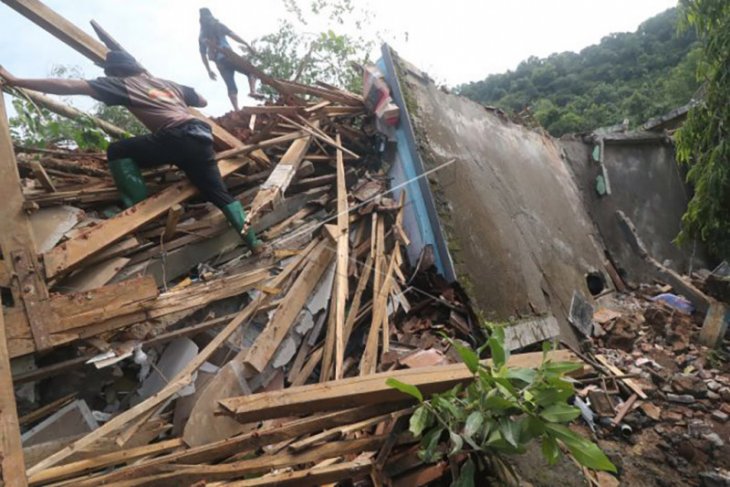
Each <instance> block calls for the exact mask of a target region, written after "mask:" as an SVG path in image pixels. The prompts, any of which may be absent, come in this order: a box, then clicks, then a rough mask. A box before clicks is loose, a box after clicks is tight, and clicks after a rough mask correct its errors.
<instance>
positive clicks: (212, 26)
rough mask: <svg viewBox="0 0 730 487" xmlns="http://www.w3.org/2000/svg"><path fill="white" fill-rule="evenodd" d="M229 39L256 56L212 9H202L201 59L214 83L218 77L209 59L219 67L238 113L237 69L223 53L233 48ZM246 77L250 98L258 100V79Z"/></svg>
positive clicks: (250, 76)
mask: <svg viewBox="0 0 730 487" xmlns="http://www.w3.org/2000/svg"><path fill="white" fill-rule="evenodd" d="M227 37H230V38H231V39H233V40H234V41H237V42H240V43H241V44H242V45H243V47H245V48H246V49H248V50H249V51H250V52H251V53H252V54H254V50H253V48H252V47H251V46H250V45H248V44H247V43H246V41H244V40H243V39H242V38H241V37H240V36H238V35H236V34H235V33H234V32H233V31H232V30H231V29H229V28H228V27H226V26H225V25H223V24H222V23H221V22H220V21H219V20H218V19H216V18H215V17H213V14H212V13H211V11H210V9H207V8H201V9H200V36H199V37H198V46H199V49H200V58H201V59H202V60H203V65H204V66H205V69H206V70H207V71H208V76H210V79H212V80H213V81H215V80H216V75H215V73H214V72H213V70H212V69H210V63H209V62H208V59H210V60H211V61H214V62H215V65H216V66H217V67H218V72H219V73H220V74H221V78H223V81H224V82H225V84H226V88H227V89H228V98H229V99H230V100H231V104H232V105H233V109H234V110H236V111H238V87H237V86H236V79H235V75H236V69H235V68H234V67H233V66H232V65H231V63H230V62H229V61H228V59H226V56H225V54H224V53H223V51H221V49H222V48H225V49H230V48H231V46H230V45H229V44H228V40H227V39H226V38H227ZM246 76H248V87H249V90H250V93H249V94H248V96H250V97H252V98H258V97H259V96H260V95H259V94H257V93H256V77H255V76H253V75H252V74H248V73H246Z"/></svg>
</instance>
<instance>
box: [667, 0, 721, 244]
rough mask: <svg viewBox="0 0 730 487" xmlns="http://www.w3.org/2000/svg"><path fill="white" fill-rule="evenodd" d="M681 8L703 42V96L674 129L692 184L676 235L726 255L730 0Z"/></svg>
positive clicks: (696, 1) (697, 1)
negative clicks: (681, 227) (692, 187)
mask: <svg viewBox="0 0 730 487" xmlns="http://www.w3.org/2000/svg"><path fill="white" fill-rule="evenodd" d="M681 8H682V12H683V14H684V19H685V22H686V24H685V25H686V26H687V27H691V28H693V29H694V30H695V32H696V33H697V35H698V36H699V39H700V43H701V46H702V60H701V62H700V64H699V67H700V69H699V71H698V75H699V77H700V79H702V80H703V81H704V97H703V99H702V100H701V101H700V103H699V104H698V105H696V106H695V107H694V108H692V109H691V110H690V112H689V115H688V117H687V121H686V123H685V124H684V126H683V127H682V128H681V129H680V130H679V133H678V134H677V157H678V159H679V160H680V161H681V162H683V163H685V164H687V165H688V166H689V168H690V169H689V172H688V175H687V180H688V181H689V182H690V183H691V184H692V185H693V186H694V195H693V197H692V199H691V200H690V202H689V206H688V208H687V212H686V213H685V214H684V217H683V219H682V223H683V229H682V232H681V234H680V236H679V240H680V241H686V240H687V239H688V238H695V237H696V238H699V239H700V240H701V241H703V242H704V243H705V244H706V245H707V247H708V249H709V250H710V251H711V252H713V253H714V254H715V255H716V256H717V257H720V258H730V139H729V137H728V130H729V129H730V109H729V108H728V107H730V83H728V80H729V79H730V3H728V2H727V1H726V0H682V2H681Z"/></svg>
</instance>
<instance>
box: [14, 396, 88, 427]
mask: <svg viewBox="0 0 730 487" xmlns="http://www.w3.org/2000/svg"><path fill="white" fill-rule="evenodd" d="M74 399H76V393H75V392H72V393H71V394H68V395H66V396H63V397H62V398H60V399H56V400H55V401H53V402H51V403H48V404H46V405H45V406H43V407H40V408H38V409H36V410H35V411H32V412H30V413H28V414H26V415H25V416H21V417H20V418H19V419H18V421H19V422H20V425H21V426H25V425H26V424H30V423H33V422H35V421H38V420H39V419H41V418H44V417H46V416H48V415H50V414H51V413H53V412H55V411H57V410H58V409H61V408H62V407H63V406H65V405H66V404H68V403H70V402H71V401H73V400H74Z"/></svg>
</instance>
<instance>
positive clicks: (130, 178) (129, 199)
mask: <svg viewBox="0 0 730 487" xmlns="http://www.w3.org/2000/svg"><path fill="white" fill-rule="evenodd" d="M109 171H111V173H112V178H113V179H114V184H115V185H116V187H117V189H118V190H119V193H121V195H122V203H124V206H126V207H127V208H129V207H130V206H134V205H135V204H137V203H139V202H140V201H142V200H143V199H145V198H147V186H146V185H145V184H144V179H143V178H142V171H140V170H139V166H137V163H136V162H134V159H128V158H127V159H117V160H115V161H109Z"/></svg>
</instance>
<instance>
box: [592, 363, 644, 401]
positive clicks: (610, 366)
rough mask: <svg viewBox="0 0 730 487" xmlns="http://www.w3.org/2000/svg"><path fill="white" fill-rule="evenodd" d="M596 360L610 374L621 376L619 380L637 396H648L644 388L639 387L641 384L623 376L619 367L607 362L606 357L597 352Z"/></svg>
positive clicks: (642, 397)
mask: <svg viewBox="0 0 730 487" xmlns="http://www.w3.org/2000/svg"><path fill="white" fill-rule="evenodd" d="M596 360H598V363H600V364H601V365H603V366H604V367H606V368H607V369H608V370H609V371H610V372H611V373H612V374H614V375H615V376H618V377H620V378H621V379H620V380H621V381H622V382H623V383H624V384H626V386H627V387H628V388H629V389H631V390H632V391H634V392H635V393H636V395H637V396H639V397H640V398H641V399H647V398H648V396H647V395H646V393H645V392H644V390H643V389H642V388H641V386H640V385H639V384H638V383H637V382H636V381H635V380H633V379H629V378H626V377H624V376H625V374H624V373H623V372H622V371H621V369H619V368H618V367H616V366H615V365H613V364H612V363H611V362H609V361H608V359H606V357H604V356H603V355H600V354H599V355H596Z"/></svg>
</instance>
